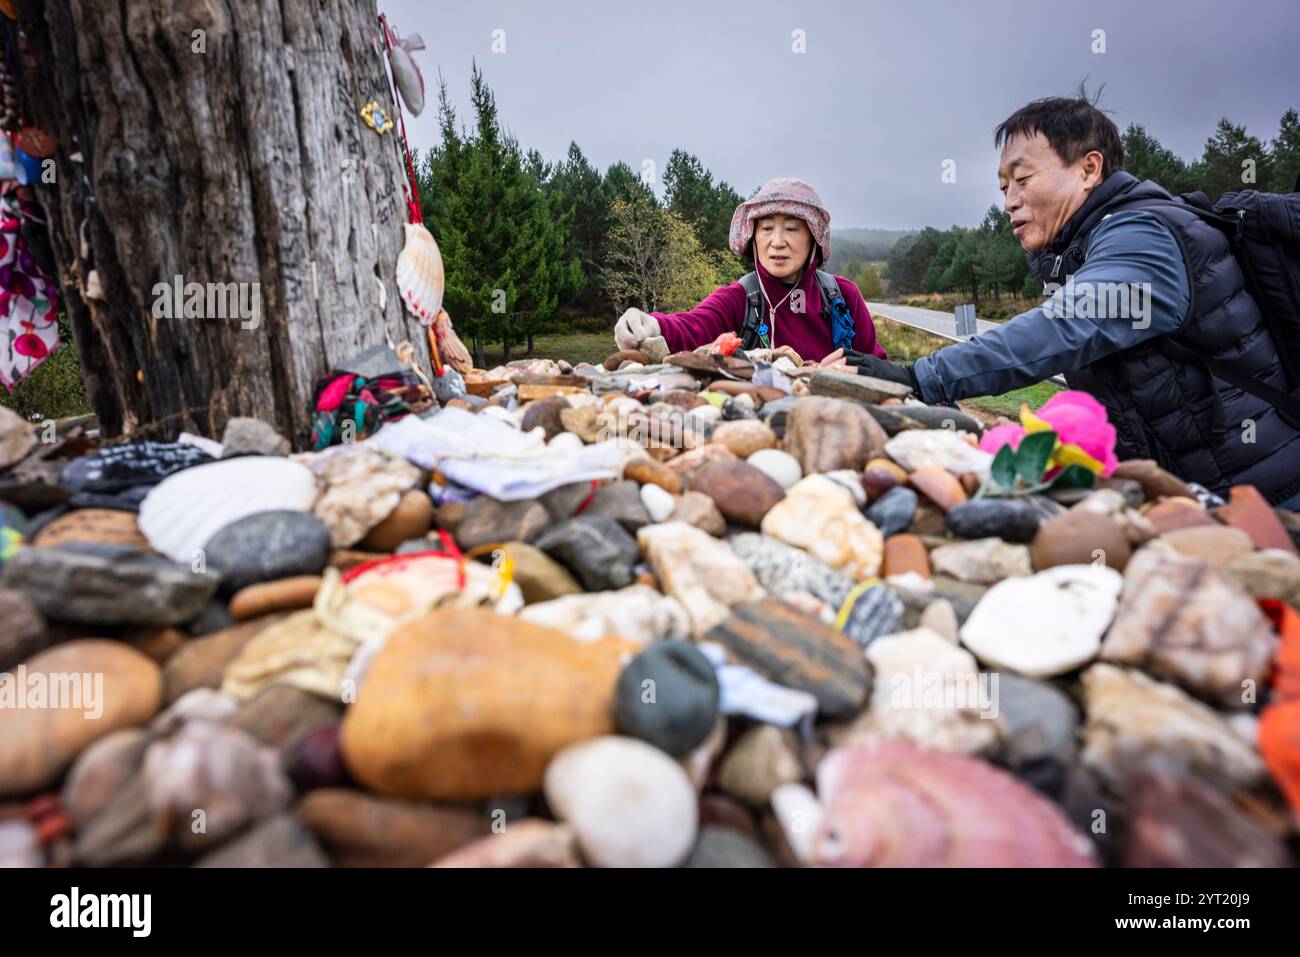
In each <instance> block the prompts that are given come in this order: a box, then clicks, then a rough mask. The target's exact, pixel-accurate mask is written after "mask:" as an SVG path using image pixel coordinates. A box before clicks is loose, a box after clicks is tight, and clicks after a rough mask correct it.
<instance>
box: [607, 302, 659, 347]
mask: <svg viewBox="0 0 1300 957" xmlns="http://www.w3.org/2000/svg"><path fill="white" fill-rule="evenodd" d="M657 335H659V320H658V319H656V318H655V317H654V316H652V315H649V314H648V313H644V312H642V311H641V310H640V309H629V310H628V311H627V312H625V313H623V315H621V316H619V317H618V322H616V323H615V324H614V342H615V344H617V346H618V347H619V348H620V349H635V348H636V347H637V346H639V345H640V344H641V343H642V342H644V341H645V340H646V339H650V338H652V337H654V336H657Z"/></svg>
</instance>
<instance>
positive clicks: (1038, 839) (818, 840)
mask: <svg viewBox="0 0 1300 957" xmlns="http://www.w3.org/2000/svg"><path fill="white" fill-rule="evenodd" d="M817 793H818V797H819V799H820V800H821V803H822V806H823V808H824V809H825V811H824V813H823V815H822V818H821V820H820V822H819V823H818V825H817V830H816V833H815V834H814V836H813V840H812V846H811V848H810V850H809V856H810V861H809V863H811V864H814V865H822V866H828V867H1095V866H1096V865H1097V855H1096V851H1095V849H1094V848H1093V846H1092V842H1091V841H1090V840H1089V839H1088V838H1087V837H1086V836H1085V835H1084V834H1082V833H1080V832H1079V831H1077V830H1075V829H1074V828H1073V827H1072V826H1071V825H1070V823H1069V821H1067V820H1066V818H1065V816H1064V815H1063V814H1062V813H1061V811H1060V810H1059V809H1058V808H1057V807H1056V806H1055V805H1053V804H1052V803H1050V802H1049V801H1048V800H1047V799H1046V798H1043V797H1041V796H1039V795H1038V793H1037V792H1035V791H1033V790H1031V789H1030V788H1029V787H1027V786H1026V785H1024V784H1021V783H1020V781H1018V780H1016V778H1014V777H1012V776H1011V775H1010V774H1008V773H1006V772H1005V771H1002V770H1000V769H998V768H995V767H993V766H992V765H991V764H988V763H986V762H984V761H980V760H978V759H975V758H968V757H966V756H964V755H960V754H954V753H950V752H946V751H934V750H930V749H926V748H918V747H916V746H915V745H912V744H905V743H903V742H899V741H876V742H871V743H869V744H863V745H859V746H857V747H850V748H837V749H835V750H833V751H831V752H830V753H829V754H827V755H826V757H825V758H823V759H822V762H821V764H820V765H819V766H818V768H817Z"/></svg>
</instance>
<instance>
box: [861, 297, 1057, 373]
mask: <svg viewBox="0 0 1300 957" xmlns="http://www.w3.org/2000/svg"><path fill="white" fill-rule="evenodd" d="M867 308H868V309H870V310H871V314H872V315H873V316H883V317H884V318H886V319H893V320H894V321H895V322H901V323H902V324H903V325H905V326H912V327H913V328H915V329H924V330H925V331H926V332H931V333H934V334H935V335H936V336H942V337H943V338H944V339H950V340H952V341H953V342H961V341H963V340H965V339H969V338H970V336H958V335H957V320H956V318H955V317H954V316H953V314H952V313H951V312H939V311H937V310H935V309H918V308H917V307H916V306H895V305H893V304H892V303H888V302H869V303H867ZM1000 325H1002V323H1000V322H989V321H988V320H987V319H976V320H975V328H976V330H977V332H976V335H978V334H979V333H981V332H988V331H989V330H990V329H992V328H994V327H995V326H1000ZM1047 381H1048V382H1050V383H1052V384H1053V385H1059V386H1060V387H1061V388H1063V389H1064V388H1065V387H1066V383H1065V378H1064V377H1063V376H1059V375H1054V376H1052V377H1051V378H1050V379H1048V380H1047Z"/></svg>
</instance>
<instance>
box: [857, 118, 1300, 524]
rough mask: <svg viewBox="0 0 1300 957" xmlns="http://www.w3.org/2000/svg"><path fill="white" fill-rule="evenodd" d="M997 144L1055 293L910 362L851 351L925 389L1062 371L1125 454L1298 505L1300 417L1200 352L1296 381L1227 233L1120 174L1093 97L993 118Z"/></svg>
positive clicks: (1029, 242) (974, 389)
mask: <svg viewBox="0 0 1300 957" xmlns="http://www.w3.org/2000/svg"><path fill="white" fill-rule="evenodd" d="M997 143H998V145H1000V146H1002V157H1001V164H1000V167H999V170H998V177H999V180H1000V183H1001V187H1002V191H1003V194H1004V195H1005V197H1006V201H1005V205H1006V210H1007V212H1008V214H1010V216H1011V224H1012V227H1013V230H1014V232H1015V235H1016V238H1017V239H1019V241H1020V244H1021V246H1023V247H1024V249H1025V250H1026V251H1027V252H1028V253H1029V254H1030V266H1031V268H1032V269H1033V271H1034V274H1035V275H1036V276H1037V277H1038V278H1039V279H1041V280H1042V281H1043V282H1044V283H1046V284H1048V290H1049V293H1050V295H1049V298H1048V299H1047V301H1046V302H1044V303H1043V305H1042V306H1039V307H1037V308H1035V309H1032V310H1030V311H1029V312H1027V313H1024V314H1023V315H1019V316H1016V317H1015V318H1014V319H1012V320H1010V321H1009V322H1007V323H1005V324H1004V325H1002V326H1000V327H998V328H997V329H994V330H990V331H988V332H984V333H981V334H980V335H978V336H976V337H975V338H973V339H970V340H969V341H967V342H963V343H958V344H956V345H952V346H948V347H946V348H944V349H941V350H940V351H939V352H937V353H935V354H934V355H932V356H927V357H925V358H922V359H919V360H917V362H916V364H915V365H914V366H913V367H912V368H911V369H906V368H903V367H900V366H896V365H893V364H892V363H887V362H885V361H884V360H880V359H876V358H874V357H869V356H868V357H862V358H861V359H859V360H858V361H857V362H856V363H855V364H857V365H859V366H860V367H861V368H862V370H863V371H864V372H867V373H869V374H873V375H878V376H883V377H886V378H894V379H897V380H899V381H904V380H906V381H908V382H909V383H911V384H912V385H913V386H914V387H915V389H916V391H917V392H918V393H919V394H920V396H921V397H922V398H923V399H924V400H925V401H927V402H952V401H955V400H957V399H963V398H967V397H970V396H975V395H998V394H1000V393H1003V392H1007V391H1010V390H1011V389H1016V388H1020V387H1023V386H1026V385H1030V384H1032V383H1035V382H1039V381H1041V380H1042V379H1045V378H1048V377H1049V376H1052V375H1057V374H1061V373H1064V374H1065V376H1066V380H1067V381H1068V382H1069V383H1070V386H1071V387H1072V388H1076V389H1082V390H1084V391H1086V392H1090V393H1092V394H1093V395H1094V396H1096V398H1097V399H1098V400H1099V401H1100V402H1101V403H1102V404H1103V405H1105V407H1106V410H1107V413H1108V415H1109V417H1110V421H1111V423H1112V424H1113V425H1114V426H1115V430H1116V432H1117V434H1118V448H1117V450H1116V451H1117V454H1118V455H1119V457H1120V458H1121V459H1130V458H1150V459H1155V460H1156V462H1158V463H1159V464H1160V465H1161V466H1162V467H1163V468H1165V469H1167V470H1169V471H1170V472H1173V473H1174V474H1176V475H1179V476H1180V477H1182V478H1183V479H1186V480H1189V481H1194V482H1199V483H1200V484H1202V485H1204V486H1205V487H1207V488H1209V489H1210V490H1211V491H1214V492H1217V493H1219V494H1221V495H1224V494H1226V493H1227V490H1228V488H1229V487H1230V486H1232V485H1255V486H1257V487H1258V488H1259V490H1260V492H1261V493H1262V494H1263V495H1264V496H1266V497H1267V498H1268V500H1269V501H1270V502H1272V503H1273V504H1274V505H1280V506H1281V507H1284V508H1291V509H1296V510H1300V430H1297V429H1296V428H1295V427H1294V426H1292V425H1291V424H1289V423H1288V422H1287V421H1286V420H1285V419H1283V418H1282V416H1281V415H1280V414H1279V413H1278V410H1277V409H1275V408H1273V406H1271V405H1270V404H1269V403H1268V402H1267V401H1265V400H1263V399H1260V398H1257V397H1256V396H1254V395H1251V394H1249V393H1247V392H1244V391H1242V390H1241V389H1239V388H1237V387H1235V386H1233V385H1230V384H1229V383H1227V382H1224V381H1222V380H1221V379H1218V378H1215V377H1214V376H1211V375H1210V374H1209V371H1208V370H1207V369H1206V368H1205V365H1204V363H1203V362H1202V361H1200V360H1198V359H1197V358H1196V356H1195V355H1193V354H1192V353H1193V352H1197V353H1201V354H1203V355H1210V356H1214V357H1217V358H1219V359H1222V360H1225V361H1227V362H1230V363H1232V364H1233V365H1234V366H1235V367H1236V368H1237V369H1238V370H1240V371H1241V372H1244V373H1245V374H1247V375H1249V376H1251V377H1252V378H1254V379H1257V380H1259V381H1261V382H1264V383H1266V384H1267V385H1270V386H1272V387H1273V388H1275V389H1277V390H1279V391H1281V392H1287V391H1290V390H1289V388H1288V386H1287V383H1286V375H1285V372H1284V370H1283V367H1282V363H1281V361H1280V359H1279V356H1278V352H1277V347H1276V346H1275V344H1274V342H1273V340H1272V337H1271V336H1270V335H1269V331H1268V327H1267V326H1266V324H1265V321H1264V319H1263V317H1262V316H1261V314H1260V311H1259V308H1258V307H1257V306H1256V304H1255V302H1254V300H1252V299H1251V297H1250V295H1249V293H1247V292H1246V288H1245V280H1244V277H1243V275H1242V272H1241V268H1240V266H1239V265H1238V263H1237V261H1236V259H1235V258H1234V257H1233V255H1232V252H1231V250H1230V249H1229V245H1228V239H1227V237H1226V236H1225V234H1224V233H1223V232H1222V231H1221V230H1219V229H1218V228H1216V227H1214V226H1213V225H1211V224H1208V223H1206V222H1205V221H1204V220H1202V219H1201V218H1200V217H1198V216H1197V215H1196V214H1195V213H1193V212H1192V211H1191V210H1189V209H1187V208H1185V207H1182V206H1180V205H1178V204H1174V203H1171V202H1169V200H1170V196H1169V194H1168V193H1167V192H1166V191H1165V190H1164V189H1163V188H1161V187H1160V186H1158V185H1156V184H1155V183H1153V182H1150V181H1146V182H1139V181H1138V180H1137V179H1136V178H1135V177H1133V176H1132V175H1130V174H1129V173H1126V172H1124V170H1123V163H1124V153H1123V146H1122V145H1121V142H1120V136H1119V131H1118V130H1117V129H1116V128H1115V124H1114V123H1112V122H1111V121H1110V119H1109V118H1108V117H1107V116H1106V115H1105V114H1104V113H1102V112H1101V111H1100V110H1098V109H1097V108H1096V107H1095V106H1093V105H1092V104H1091V103H1089V102H1088V101H1087V100H1086V99H1063V98H1053V99H1047V100H1039V101H1036V102H1034V103H1031V104H1029V105H1028V106H1026V107H1024V108H1023V109H1021V110H1018V111H1017V112H1016V113H1014V114H1012V115H1011V116H1010V117H1009V118H1008V119H1007V120H1006V121H1005V122H1004V123H1003V124H1002V125H1001V126H999V127H998V130H997ZM1153 201H1154V204H1153ZM1054 286H1055V287H1059V288H1054ZM1180 347H1181V348H1180ZM1186 350H1191V351H1186ZM854 358H855V359H856V358H857V357H854Z"/></svg>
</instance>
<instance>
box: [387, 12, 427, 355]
mask: <svg viewBox="0 0 1300 957" xmlns="http://www.w3.org/2000/svg"><path fill="white" fill-rule="evenodd" d="M379 31H380V32H381V33H382V34H383V36H384V49H385V50H386V51H387V53H388V63H389V67H390V68H391V67H392V63H393V42H392V38H393V36H395V35H396V34H394V33H392V32H391V31H390V29H389V27H388V18H387V17H386V16H384V15H383V14H382V13H381V14H380V15H379ZM421 43H423V41H421ZM390 89H392V91H393V103H394V105H396V107H397V124H398V129H400V130H401V133H402V154H403V155H404V156H405V157H406V175H407V180H408V181H407V183H406V186H405V187H404V189H405V190H406V212H407V215H408V216H409V217H410V221H411V222H413V223H422V222H424V213H423V212H421V210H420V187H419V185H418V183H417V182H416V179H415V164H414V163H413V162H412V161H411V146H410V144H409V143H408V142H407V140H406V118H405V117H404V116H403V115H402V101H401V100H399V99H398V98H397V89H396V87H395V85H391V84H390ZM441 374H442V373H441V371H439V375H441Z"/></svg>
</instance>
